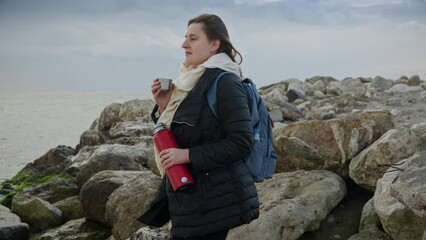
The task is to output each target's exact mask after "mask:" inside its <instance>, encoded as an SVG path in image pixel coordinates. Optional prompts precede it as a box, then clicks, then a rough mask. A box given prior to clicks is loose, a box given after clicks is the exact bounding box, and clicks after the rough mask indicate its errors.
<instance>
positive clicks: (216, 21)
mask: <svg viewBox="0 0 426 240" xmlns="http://www.w3.org/2000/svg"><path fill="white" fill-rule="evenodd" d="M192 23H202V24H203V30H204V33H205V34H206V35H207V38H208V39H209V40H210V41H212V40H219V41H220V47H219V49H218V52H219V53H226V54H227V55H228V56H229V57H230V58H231V59H232V61H234V62H237V61H236V60H235V57H236V56H238V57H239V58H240V62H239V64H241V63H242V62H243V56H241V54H240V53H239V52H238V51H237V50H236V49H235V48H234V46H233V45H232V43H231V40H230V38H229V34H228V30H227V29H226V26H225V23H223V21H222V19H220V17H218V16H217V15H214V14H201V15H199V16H197V17H195V18H193V19H191V20H189V21H188V26H189V25H191V24H192Z"/></svg>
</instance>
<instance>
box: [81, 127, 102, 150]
mask: <svg viewBox="0 0 426 240" xmlns="http://www.w3.org/2000/svg"><path fill="white" fill-rule="evenodd" d="M105 141H106V137H105V136H104V135H103V134H102V133H100V132H98V131H96V130H92V129H89V130H87V131H84V132H83V133H82V134H81V136H80V143H79V144H78V147H77V150H80V149H81V148H83V147H84V146H97V145H101V144H103V143H105Z"/></svg>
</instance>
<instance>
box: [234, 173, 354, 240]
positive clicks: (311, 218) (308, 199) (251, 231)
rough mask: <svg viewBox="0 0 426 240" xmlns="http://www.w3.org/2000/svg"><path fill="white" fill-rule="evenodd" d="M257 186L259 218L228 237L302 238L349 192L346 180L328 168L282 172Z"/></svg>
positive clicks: (236, 229)
mask: <svg viewBox="0 0 426 240" xmlns="http://www.w3.org/2000/svg"><path fill="white" fill-rule="evenodd" d="M257 189H258V194H259V201H260V203H261V205H260V215H259V218H258V219H256V220H254V221H253V222H251V223H250V224H248V225H242V226H240V227H238V228H235V229H232V230H231V231H230V232H229V234H228V237H227V239H229V240H231V239H245V240H251V239H256V240H257V239H288V240H291V239H298V238H299V237H300V236H301V235H302V234H303V233H304V232H306V231H312V230H315V229H317V228H319V226H320V222H321V221H322V220H324V219H325V217H326V216H327V214H328V213H329V212H330V211H331V210H332V209H333V208H334V207H336V206H337V205H338V204H339V202H340V201H341V200H342V199H343V197H344V196H345V195H346V186H345V182H344V181H343V179H342V178H341V177H339V176H338V175H337V174H335V173H333V172H330V171H326V170H313V171H295V172H288V173H278V174H275V176H274V178H273V179H270V180H266V181H264V182H262V183H260V184H258V185H257ZM319 199H321V201H318V200H319Z"/></svg>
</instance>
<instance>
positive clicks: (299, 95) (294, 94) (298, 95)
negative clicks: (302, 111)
mask: <svg viewBox="0 0 426 240" xmlns="http://www.w3.org/2000/svg"><path fill="white" fill-rule="evenodd" d="M304 97H305V95H304V93H303V92H300V91H298V90H297V89H290V90H288V91H287V98H288V101H289V102H294V101H296V99H303V98H304Z"/></svg>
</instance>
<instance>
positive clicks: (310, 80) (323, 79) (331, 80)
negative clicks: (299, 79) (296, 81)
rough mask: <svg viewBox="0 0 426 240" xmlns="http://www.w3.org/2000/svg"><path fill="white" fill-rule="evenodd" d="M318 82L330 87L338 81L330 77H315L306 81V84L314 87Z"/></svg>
mask: <svg viewBox="0 0 426 240" xmlns="http://www.w3.org/2000/svg"><path fill="white" fill-rule="evenodd" d="M318 81H322V82H323V83H324V84H325V85H326V86H328V85H329V84H330V83H331V82H336V81H337V79H335V78H333V77H330V76H314V77H311V78H307V79H305V82H308V83H310V84H312V85H314V84H315V83H316V82H318Z"/></svg>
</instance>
